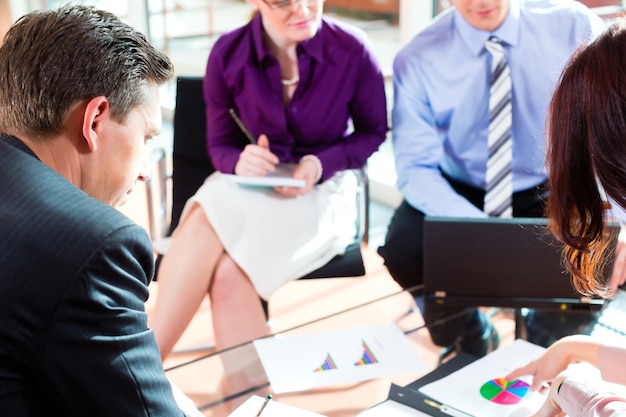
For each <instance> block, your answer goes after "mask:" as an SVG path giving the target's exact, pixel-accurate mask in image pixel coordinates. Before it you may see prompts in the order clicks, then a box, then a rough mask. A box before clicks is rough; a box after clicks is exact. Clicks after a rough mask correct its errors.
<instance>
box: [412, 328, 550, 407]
mask: <svg viewBox="0 0 626 417" xmlns="http://www.w3.org/2000/svg"><path fill="white" fill-rule="evenodd" d="M544 351H545V348H543V347H541V346H538V345H535V344H532V343H530V342H527V341H525V340H522V339H517V340H516V341H514V342H513V343H512V344H511V345H509V346H506V347H503V348H501V349H496V350H495V351H493V352H491V353H490V354H488V355H487V356H485V357H483V358H481V359H478V360H476V361H474V362H472V363H470V364H469V365H467V366H465V367H463V368H461V369H459V370H458V371H455V372H453V373H451V374H450V375H448V376H446V377H444V378H441V379H439V380H437V381H435V382H431V383H430V384H426V385H424V386H423V387H421V388H420V392H422V393H423V394H425V395H428V396H429V397H431V398H433V399H435V400H437V401H439V402H440V403H442V404H445V405H447V406H449V407H453V408H456V409H457V410H461V411H463V412H465V413H467V414H470V415H473V416H480V417H502V416H508V415H511V413H513V412H514V411H515V410H516V409H518V408H522V407H523V408H526V409H532V410H537V409H539V407H540V406H541V404H543V402H544V400H545V398H546V397H545V395H541V394H539V393H537V392H535V393H532V394H531V393H530V392H529V394H528V395H527V396H526V397H524V398H523V399H522V401H521V402H519V403H517V404H509V405H505V404H496V403H494V402H491V401H489V400H487V399H485V398H484V397H483V396H482V395H481V394H480V388H481V387H482V385H483V384H484V383H486V382H488V381H490V380H492V379H497V378H503V377H504V376H506V375H507V374H508V373H509V372H511V371H512V370H514V369H516V368H518V367H520V366H523V365H526V364H527V363H528V362H530V361H531V360H534V359H537V358H538V357H539V356H540V355H541V354H542V353H543V352H544ZM520 379H521V380H522V381H525V382H527V383H530V382H531V377H523V378H520Z"/></svg>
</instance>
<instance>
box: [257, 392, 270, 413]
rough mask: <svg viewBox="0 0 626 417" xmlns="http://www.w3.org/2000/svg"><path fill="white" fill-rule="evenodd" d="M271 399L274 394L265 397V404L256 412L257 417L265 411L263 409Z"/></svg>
mask: <svg viewBox="0 0 626 417" xmlns="http://www.w3.org/2000/svg"><path fill="white" fill-rule="evenodd" d="M271 399H272V394H267V397H266V398H265V401H264V402H263V405H262V406H261V408H260V409H259V412H258V413H256V417H261V413H262V412H263V409H264V408H265V406H266V405H267V403H268V402H270V400H271Z"/></svg>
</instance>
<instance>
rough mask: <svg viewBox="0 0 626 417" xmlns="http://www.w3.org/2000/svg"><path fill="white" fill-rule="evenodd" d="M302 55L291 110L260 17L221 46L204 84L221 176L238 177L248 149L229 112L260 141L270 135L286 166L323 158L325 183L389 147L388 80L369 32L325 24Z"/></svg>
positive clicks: (335, 23)
mask: <svg viewBox="0 0 626 417" xmlns="http://www.w3.org/2000/svg"><path fill="white" fill-rule="evenodd" d="M297 54H298V66H299V72H300V82H299V83H298V87H297V88H296V90H295V92H294V94H293V97H292V99H291V101H290V102H289V104H288V105H287V107H285V104H284V102H283V86H282V84H281V82H280V78H281V74H280V66H279V63H278V61H277V60H276V59H275V58H274V56H272V55H271V54H270V53H269V51H268V49H267V48H266V47H265V45H264V43H263V27H262V24H261V16H260V15H257V16H255V17H254V18H253V19H252V20H251V21H250V22H249V23H248V24H246V25H244V26H242V27H240V28H238V29H235V30H233V31H231V32H229V33H226V34H224V35H222V36H221V37H220V38H219V39H218V40H217V42H216V43H215V45H214V46H213V49H212V50H211V53H210V55H209V60H208V64H207V70H206V75H205V78H204V98H205V102H206V105H207V108H206V112H207V145H208V150H209V155H210V157H211V160H212V161H213V164H214V166H215V168H216V169H218V170H219V171H222V172H225V173H233V172H234V169H235V164H236V163H237V161H238V159H239V155H240V153H241V152H242V150H243V148H244V147H245V146H246V144H247V143H249V142H248V141H247V139H246V137H245V136H244V134H243V133H242V132H241V131H240V130H239V128H238V126H237V124H236V123H235V122H234V121H233V120H232V118H231V117H230V115H229V113H228V111H229V109H230V108H234V109H235V111H236V112H237V114H238V115H239V117H240V118H241V120H242V121H243V123H244V125H246V127H247V128H248V130H250V132H251V133H252V135H253V136H254V137H258V136H259V135H260V134H263V133H264V134H266V135H267V137H268V138H269V142H270V149H271V151H272V152H273V153H275V154H276V155H277V156H278V158H279V159H280V161H281V162H298V161H299V160H300V158H301V157H302V156H304V155H306V154H314V155H316V156H317V157H318V158H319V159H320V161H321V162H322V166H323V176H322V179H321V181H325V180H327V179H329V178H330V177H332V176H333V175H334V174H335V173H336V172H337V171H340V170H344V169H353V168H360V167H361V166H363V165H364V164H365V162H366V160H367V158H368V157H369V156H370V155H371V154H372V153H373V152H375V151H376V150H377V149H378V147H379V146H380V144H381V143H382V142H383V141H384V140H385V135H386V133H387V129H388V128H387V111H386V100H385V89H384V81H383V76H382V72H381V70H380V66H379V64H378V61H377V59H376V57H375V56H374V53H373V51H372V49H371V47H370V44H369V41H368V39H367V37H366V35H365V33H364V32H362V31H361V30H360V29H357V28H354V27H351V26H349V25H347V24H345V23H342V22H339V21H337V20H333V19H330V18H328V17H323V18H322V22H321V25H320V28H319V30H318V31H317V34H316V35H315V36H314V37H313V38H311V39H309V40H307V41H305V42H302V43H300V44H299V45H298V47H297ZM352 127H353V128H354V129H352Z"/></svg>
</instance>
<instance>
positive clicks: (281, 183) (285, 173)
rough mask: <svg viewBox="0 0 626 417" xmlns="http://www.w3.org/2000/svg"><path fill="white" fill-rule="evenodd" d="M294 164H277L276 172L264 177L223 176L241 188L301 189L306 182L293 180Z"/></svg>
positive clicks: (297, 179) (298, 179)
mask: <svg viewBox="0 0 626 417" xmlns="http://www.w3.org/2000/svg"><path fill="white" fill-rule="evenodd" d="M296 166H297V165H296V164H278V165H277V166H276V171H274V172H271V173H269V174H267V175H266V176H265V177H250V176H245V175H234V174H224V176H226V177H227V178H229V179H231V180H232V181H234V182H236V183H237V184H239V185H241V186H243V187H292V188H302V187H304V186H305V185H306V181H305V180H304V179H300V178H293V171H294V169H296Z"/></svg>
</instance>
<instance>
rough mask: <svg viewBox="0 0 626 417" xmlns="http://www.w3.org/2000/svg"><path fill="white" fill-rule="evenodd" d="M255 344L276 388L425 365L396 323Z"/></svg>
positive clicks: (369, 376)
mask: <svg viewBox="0 0 626 417" xmlns="http://www.w3.org/2000/svg"><path fill="white" fill-rule="evenodd" d="M254 346H255V348H256V350H257V353H258V355H259V358H260V360H261V363H262V364H263V367H264V369H265V372H266V374H267V376H268V378H269V380H270V383H271V384H272V388H273V390H274V392H276V393H282V392H293V391H303V390H307V389H311V388H314V387H319V386H325V385H333V384H339V383H350V382H359V381H365V380H368V379H374V378H381V377H385V376H389V375H394V374H401V373H406V372H414V371H420V370H424V369H426V368H427V365H426V363H425V362H424V360H423V359H422V358H421V357H420V356H419V355H418V354H417V352H416V350H415V349H414V348H413V346H411V343H410V342H409V340H408V339H407V338H406V336H405V335H404V333H402V331H401V330H400V329H399V328H398V327H397V326H396V325H395V324H385V325H380V326H364V327H355V328H350V329H345V330H341V331H335V332H325V333H317V334H307V335H301V336H293V337H287V338H276V339H261V340H257V341H255V342H254Z"/></svg>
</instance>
